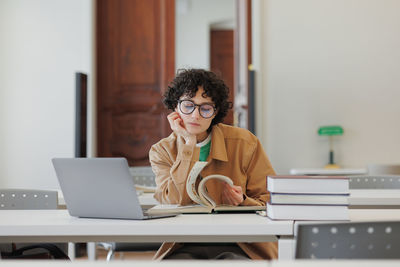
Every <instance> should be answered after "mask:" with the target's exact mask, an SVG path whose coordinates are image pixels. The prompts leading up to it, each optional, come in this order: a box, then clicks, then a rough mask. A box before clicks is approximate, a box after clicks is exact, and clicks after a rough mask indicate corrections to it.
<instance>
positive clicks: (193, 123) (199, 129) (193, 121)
mask: <svg viewBox="0 0 400 267" xmlns="http://www.w3.org/2000/svg"><path fill="white" fill-rule="evenodd" d="M203 93H204V89H203V87H202V86H199V88H198V90H197V92H196V95H195V96H194V97H192V98H190V97H188V96H187V95H183V96H181V97H180V98H179V100H191V101H192V102H193V103H194V104H196V105H202V104H210V105H212V106H215V104H214V102H213V101H212V99H211V97H208V96H207V97H203V96H202V94H203ZM179 105H183V103H182V104H178V107H176V109H175V110H176V111H177V112H178V113H179V115H180V116H181V118H182V120H183V124H184V127H185V128H186V130H187V131H188V132H189V133H190V134H194V135H196V137H197V141H198V142H200V141H203V140H204V139H205V138H206V137H207V136H208V133H207V129H208V128H209V127H210V124H211V121H212V120H213V119H214V117H215V115H216V113H217V111H214V110H210V109H209V107H210V106H203V107H204V108H202V109H203V110H202V112H203V114H206V113H207V112H211V113H212V112H214V114H213V115H212V116H211V117H210V118H204V117H202V116H201V115H200V110H199V109H200V107H199V106H196V107H195V109H194V111H193V112H192V113H190V114H184V113H182V110H184V107H183V106H182V107H181V108H180V107H179ZM181 109H182V110H181ZM185 113H186V112H185Z"/></svg>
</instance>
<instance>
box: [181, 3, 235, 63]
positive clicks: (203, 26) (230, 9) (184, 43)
mask: <svg viewBox="0 0 400 267" xmlns="http://www.w3.org/2000/svg"><path fill="white" fill-rule="evenodd" d="M176 9H177V10H176V19H175V22H176V26H175V30H176V33H175V40H176V44H175V66H176V69H180V68H190V67H192V68H204V69H209V68H210V26H211V25H212V24H214V23H220V22H222V23H225V22H227V21H228V22H231V21H234V19H235V1H234V0H218V1H215V0H176Z"/></svg>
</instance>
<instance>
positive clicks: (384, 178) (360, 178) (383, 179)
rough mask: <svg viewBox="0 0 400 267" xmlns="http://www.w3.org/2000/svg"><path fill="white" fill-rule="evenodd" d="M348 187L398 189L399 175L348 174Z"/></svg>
mask: <svg viewBox="0 0 400 267" xmlns="http://www.w3.org/2000/svg"><path fill="white" fill-rule="evenodd" d="M349 178H350V181H349V188H350V189H400V175H354V176H349Z"/></svg>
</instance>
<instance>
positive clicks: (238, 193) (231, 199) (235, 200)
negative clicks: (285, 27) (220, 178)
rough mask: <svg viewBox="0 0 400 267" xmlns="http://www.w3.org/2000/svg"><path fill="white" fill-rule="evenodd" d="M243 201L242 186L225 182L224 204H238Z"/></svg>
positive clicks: (223, 190) (223, 191)
mask: <svg viewBox="0 0 400 267" xmlns="http://www.w3.org/2000/svg"><path fill="white" fill-rule="evenodd" d="M242 202H243V191H242V187H240V186H238V185H234V186H230V185H229V184H227V183H224V188H223V189H222V204H227V205H232V206H238V205H239V204H240V203H242Z"/></svg>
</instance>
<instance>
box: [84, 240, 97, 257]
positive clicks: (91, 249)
mask: <svg viewBox="0 0 400 267" xmlns="http://www.w3.org/2000/svg"><path fill="white" fill-rule="evenodd" d="M86 250H87V254H88V260H90V261H95V260H96V259H97V255H96V242H88V243H87V244H86Z"/></svg>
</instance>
